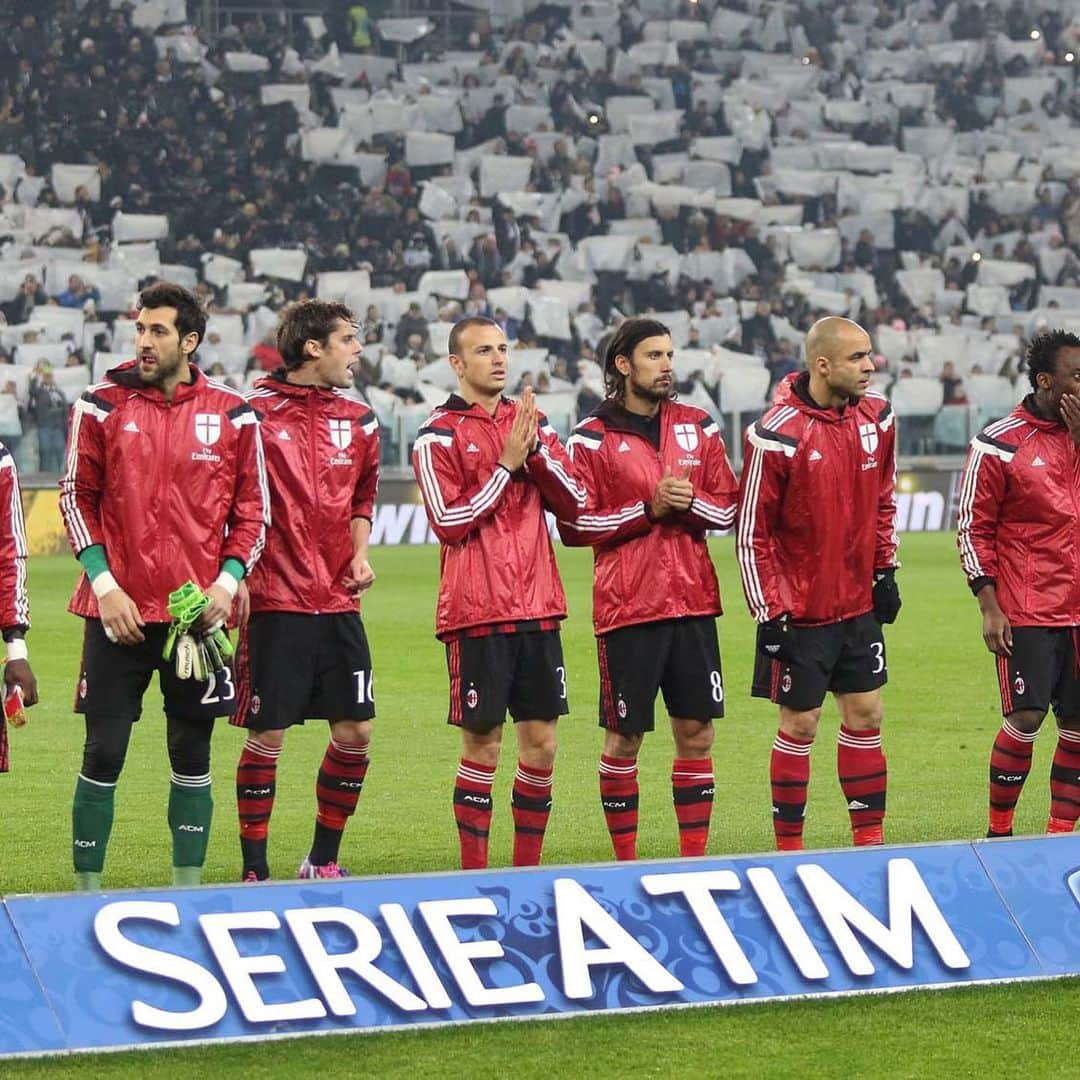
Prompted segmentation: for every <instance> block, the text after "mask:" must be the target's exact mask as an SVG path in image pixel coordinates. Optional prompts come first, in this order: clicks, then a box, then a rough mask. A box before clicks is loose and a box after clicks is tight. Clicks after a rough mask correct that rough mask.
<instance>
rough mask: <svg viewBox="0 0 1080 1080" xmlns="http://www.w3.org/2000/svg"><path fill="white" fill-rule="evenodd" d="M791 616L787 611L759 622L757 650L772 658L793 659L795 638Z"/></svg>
mask: <svg viewBox="0 0 1080 1080" xmlns="http://www.w3.org/2000/svg"><path fill="white" fill-rule="evenodd" d="M790 619H791V616H790V615H789V614H788V613H787V612H786V611H785V612H784V613H783V615H777V617H776V618H775V619H769V620H768V621H766V622H763V623H759V624H758V628H757V650H758V652H759V653H761V654H762V656H767V657H768V658H769V659H770V660H791V659H793V658H794V652H795V650H794V638H795V635H794V633H793V632H792V628H791V625H790Z"/></svg>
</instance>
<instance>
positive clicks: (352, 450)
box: [234, 300, 379, 881]
mask: <svg viewBox="0 0 1080 1080" xmlns="http://www.w3.org/2000/svg"><path fill="white" fill-rule="evenodd" d="M355 323H356V319H355V317H354V316H353V313H352V312H351V311H350V310H349V309H348V308H347V307H345V306H344V305H343V304H330V303H325V302H323V301H320V300H306V301H303V302H301V303H298V304H294V305H293V306H292V307H290V308H288V309H287V310H286V312H285V313H284V315H283V317H282V319H281V322H280V324H279V326H278V332H277V347H278V351H279V352H280V353H281V356H282V358H283V360H284V366H283V367H280V368H278V370H277V371H275V372H274V373H273V374H271V375H270V376H269V377H268V378H264V379H260V380H259V381H258V382H256V384H255V387H254V389H253V390H252V392H251V393H250V394H249V395H248V401H249V402H250V403H251V405H252V407H253V408H254V409H255V411H256V412H257V413H258V414H259V417H260V430H261V433H262V439H263V448H264V450H265V453H266V470H267V476H268V480H269V486H270V505H271V514H270V520H271V525H270V529H269V531H268V533H267V536H266V550H265V551H264V552H263V555H262V558H261V559H260V560H259V563H258V565H257V566H256V567H255V569H254V570H253V571H252V573H251V576H250V577H249V578H248V581H247V586H248V592H249V594H250V609H251V616H250V620H249V621H248V623H247V627H246V630H245V631H243V634H242V637H243V642H242V648H241V653H242V654H243V653H244V652H245V651H246V654H247V655H246V661H247V663H246V667H247V672H246V673H241V675H240V678H239V682H240V693H239V700H238V704H237V718H236V720H235V721H234V723H240V724H242V725H245V726H246V727H247V729H248V738H247V741H246V742H245V744H244V748H243V751H242V753H241V755H240V762H239V764H238V766H237V770H236V804H237V810H238V811H239V815H240V848H241V854H242V856H243V879H244V880H245V881H262V880H264V879H265V878H267V877H269V876H270V870H269V867H268V865H267V857H266V840H267V830H268V827H269V824H270V813H271V810H272V809H273V805H274V794H275V781H276V774H277V762H278V757H279V755H280V754H281V748H282V745H283V742H284V737H285V731H286V729H287V728H289V727H291V726H292V725H293V724H302V723H303V722H304V720H305V719H306V718H309V717H318V718H320V719H323V720H328V721H329V722H330V740H329V743H328V744H327V747H326V752H325V754H324V755H323V759H322V764H321V765H320V766H319V773H318V779H317V780H316V783H315V800H316V806H317V810H316V817H315V837H314V840H313V841H312V845H311V849H310V851H309V853H308V855H307V857H306V858H305V859H304V861H303V863H302V864H301V865H300V871H299V876H300V877H302V878H337V877H344V876H346V871H344V870H343V869H342V868H341V867H340V866H338V851H339V848H340V846H341V837H342V832H343V830H344V828H345V825H346V822H347V821H348V820H349V817H350V815H351V814H352V813H353V811H354V810H355V809H356V804H357V800H358V799H359V798H360V791H361V788H362V787H363V784H364V777H365V775H366V774H367V768H368V746H369V743H370V740H371V721H372V718H373V717H374V715H375V701H374V697H373V693H372V685H373V676H372V667H371V653H370V651H369V649H368V642H367V636H366V635H365V633H364V624H363V623H362V622H361V620H360V613H359V611H358V607H357V605H358V602H359V600H360V597H361V595H362V594H363V593H364V591H365V590H366V589H367V588H369V587H370V585H371V584H372V582H374V580H375V574H374V573H373V572H372V569H371V566H370V565H369V563H368V537H369V534H370V532H371V513H372V504H373V502H374V500H375V489H376V487H377V486H378V482H379V423H378V420H376V418H375V415H374V414H373V413H372V411H371V410H370V409H369V408H368V407H367V406H366V405H365V404H363V402H362V401H360V399H359V398H357V397H356V396H355V395H354V394H353V393H352V392H351V388H352V385H353V381H352V380H353V369H354V368H355V367H356V365H357V363H358V362H359V360H360V340H359V338H358V337H357V335H356V325H355ZM243 645H246V650H245V649H244V648H243Z"/></svg>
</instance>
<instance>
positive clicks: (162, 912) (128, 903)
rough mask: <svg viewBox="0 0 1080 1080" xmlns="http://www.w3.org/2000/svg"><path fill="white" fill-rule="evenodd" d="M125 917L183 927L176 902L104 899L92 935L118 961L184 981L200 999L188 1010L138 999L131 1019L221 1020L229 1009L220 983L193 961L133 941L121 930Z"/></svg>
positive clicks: (191, 1027) (163, 1027)
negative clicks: (113, 901)
mask: <svg viewBox="0 0 1080 1080" xmlns="http://www.w3.org/2000/svg"><path fill="white" fill-rule="evenodd" d="M127 919H143V920H145V921H148V922H157V923H164V924H165V925H166V926H179V925H180V912H179V911H178V910H177V907H176V905H175V904H170V903H165V902H158V901H152V900H121V901H117V902H116V903H112V904H106V905H105V906H104V907H103V908H102V909H101V910H100V911H99V912H98V913H97V915H95V916H94V937H95V938H97V943H98V944H99V945H100V946H101V947H102V949H104V950H105V952H106V953H107V954H108V955H109V956H110V957H112V959H113V960H115V961H116V962H117V963H118V964H123V965H124V967H129V968H132V969H133V970H135V971H146V972H150V973H152V974H154V975H157V976H160V977H161V978H163V979H171V980H172V981H173V982H178V983H183V985H184V986H186V987H187V988H188V989H189V990H191V991H193V992H194V994H195V996H196V997H197V998H198V999H199V1004H198V1005H196V1006H195V1008H194V1009H190V1010H188V1011H187V1012H173V1011H171V1010H169V1009H159V1008H157V1007H155V1006H153V1005H147V1004H146V1002H145V1001H138V1000H136V1001H133V1002H132V1003H131V1018H132V1020H134V1021H135V1023H136V1024H138V1025H139V1026H140V1027H147V1028H156V1029H157V1030H159V1031H198V1030H200V1029H201V1028H208V1027H211V1026H212V1025H213V1024H216V1023H217V1022H218V1021H219V1020H221V1018H222V1017H223V1016H224V1015H225V1014H226V1012H228V1010H229V1001H228V998H226V996H225V991H224V990H222V988H221V983H219V982H218V981H217V979H215V978H214V976H213V975H211V974H210V972H209V971H207V970H206V968H204V967H203V966H202V965H201V964H196V963H195V961H194V960H188V959H186V958H185V957H183V956H175V955H174V954H173V953H168V952H163V951H162V950H161V949H152V948H150V946H148V945H137V944H136V943H135V942H134V941H129V940H128V939H127V938H126V937H124V935H123V933H122V932H121V930H120V924H121V923H123V922H125V921H126V920H127Z"/></svg>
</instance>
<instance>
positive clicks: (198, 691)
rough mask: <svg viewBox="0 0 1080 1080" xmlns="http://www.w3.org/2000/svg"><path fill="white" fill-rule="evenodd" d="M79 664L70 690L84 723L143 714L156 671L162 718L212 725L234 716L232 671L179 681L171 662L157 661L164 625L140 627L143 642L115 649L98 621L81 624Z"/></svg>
mask: <svg viewBox="0 0 1080 1080" xmlns="http://www.w3.org/2000/svg"><path fill="white" fill-rule="evenodd" d="M85 623H86V625H85V627H84V629H83V650H82V663H81V665H80V670H79V684H78V686H77V687H76V689H75V712H77V713H83V714H85V715H86V716H87V717H88V718H89V719H91V720H94V719H96V718H98V717H108V718H110V719H120V720H126V721H128V722H129V723H134V722H135V721H136V720H138V719H139V717H140V716H141V715H142V699H143V695H144V694H145V693H146V688H147V687H148V686H149V685H150V678H151V676H152V675H153V674H154V672H155V671H156V672H157V673H158V682H159V684H160V686H161V695H162V697H163V698H164V702H165V714H166V715H167V716H176V717H184V718H185V719H203V720H212V719H214V717H217V716H232V715H233V713H234V712H235V711H236V685H235V681H234V679H233V673H232V669H231V668H229V667H224V668H221V669H220V670H218V671H215V672H212V673H211V675H210V677H209V678H208V679H207V680H206V681H205V682H196V681H195V680H194V679H178V678H177V677H176V668H175V666H174V664H173V661H171V660H170V661H168V662H166V661H165V660H163V659H162V658H161V650H162V649H163V648H164V647H165V637H166V635H167V634H168V630H169V627H168V624H167V623H149V624H147V625H146V626H144V627H143V628H142V632H143V634H144V635H145V636H146V640H145V641H143V642H141V643H140V644H138V645H117V644H114V643H113V642H111V641H110V640H109V639H108V638H107V637H106V636H105V629H104V627H103V626H102V625H101V620H100V619H86V620H85Z"/></svg>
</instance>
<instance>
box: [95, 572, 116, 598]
mask: <svg viewBox="0 0 1080 1080" xmlns="http://www.w3.org/2000/svg"><path fill="white" fill-rule="evenodd" d="M90 588H91V589H93V590H94V595H95V596H96V597H97V598H98V599H99V600H100V599H101V598H102V597H103V596H105V595H106V594H108V593H111V592H113V591H114V590H116V589H119V588H120V586H119V584H117V581H116V578H114V577H113V576H112V573H111V572H110V571H108V570H106V571H105V572H104V573H103V574H98V576H97V577H96V578H94V580H93V581H91V582H90Z"/></svg>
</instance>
